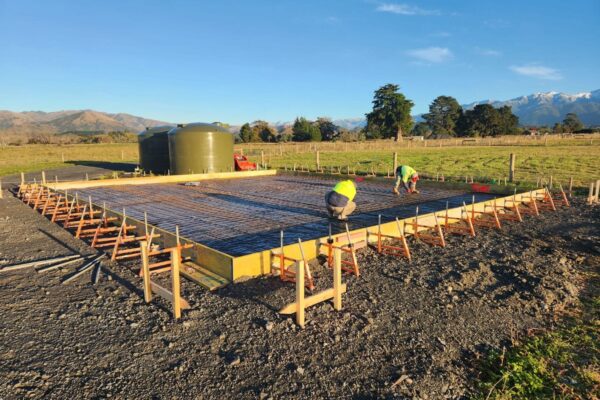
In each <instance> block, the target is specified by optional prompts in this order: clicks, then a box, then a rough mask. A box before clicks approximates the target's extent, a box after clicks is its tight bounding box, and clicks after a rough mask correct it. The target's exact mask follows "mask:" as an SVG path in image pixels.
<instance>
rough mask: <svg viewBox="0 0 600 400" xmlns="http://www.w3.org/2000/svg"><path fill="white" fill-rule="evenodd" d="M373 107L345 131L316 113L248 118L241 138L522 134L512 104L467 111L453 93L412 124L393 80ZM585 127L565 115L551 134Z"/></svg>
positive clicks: (286, 139)
mask: <svg viewBox="0 0 600 400" xmlns="http://www.w3.org/2000/svg"><path fill="white" fill-rule="evenodd" d="M372 103H373V109H372V111H371V112H369V113H367V114H365V115H366V120H367V124H366V126H365V127H363V128H357V129H353V130H348V129H344V128H341V127H339V126H337V125H335V124H334V123H333V122H332V121H331V119H329V118H325V117H320V118H317V120H316V121H310V120H308V119H306V118H304V117H298V118H296V120H295V121H294V124H293V125H291V126H284V127H281V128H280V129H279V130H277V129H276V128H275V127H273V126H271V125H269V123H267V122H266V121H262V120H259V121H254V122H253V123H246V124H244V125H242V127H241V129H240V140H241V141H242V142H289V141H295V142H306V141H314V142H320V141H335V140H343V141H356V140H364V139H390V138H393V139H395V140H401V139H402V137H404V136H409V135H411V136H423V137H426V138H445V137H488V136H499V135H516V134H522V133H526V129H523V128H521V127H519V118H518V117H517V116H516V115H515V114H513V112H512V110H511V107H510V106H502V107H499V108H495V107H494V106H492V105H491V104H478V105H476V106H475V107H473V109H468V110H465V109H463V108H462V106H461V105H460V104H459V103H458V101H457V100H456V99H455V98H454V97H451V96H439V97H437V98H436V99H435V100H433V102H432V103H431V104H430V105H429V112H428V113H426V114H423V115H422V116H421V117H422V118H423V121H420V122H417V123H415V121H414V119H413V117H412V113H411V111H412V108H413V106H414V103H413V102H412V100H410V99H408V98H406V96H405V95H404V94H403V93H401V92H400V88H399V86H398V85H395V84H387V85H384V86H382V87H380V88H379V89H377V90H376V91H375V94H374V96H373V102H372ZM582 128H583V124H582V123H581V121H579V118H578V117H577V115H576V114H573V113H570V114H567V116H566V117H565V119H564V121H563V122H562V124H561V123H557V124H556V125H555V126H554V127H553V132H554V133H565V132H576V131H578V130H581V129H582Z"/></svg>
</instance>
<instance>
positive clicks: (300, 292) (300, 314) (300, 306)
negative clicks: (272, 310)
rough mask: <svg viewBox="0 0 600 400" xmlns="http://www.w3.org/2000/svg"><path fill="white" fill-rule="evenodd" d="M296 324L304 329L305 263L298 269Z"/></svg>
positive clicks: (299, 264)
mask: <svg viewBox="0 0 600 400" xmlns="http://www.w3.org/2000/svg"><path fill="white" fill-rule="evenodd" d="M296 323H297V324H298V325H299V326H300V327H301V328H304V261H303V260H300V261H298V262H297V267H296Z"/></svg>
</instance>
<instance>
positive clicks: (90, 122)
mask: <svg viewBox="0 0 600 400" xmlns="http://www.w3.org/2000/svg"><path fill="white" fill-rule="evenodd" d="M166 124H167V123H166V122H163V121H157V120H154V119H148V118H142V117H137V116H135V115H130V114H123V113H119V114H110V113H104V112H99V111H93V110H67V111H55V112H43V111H24V112H13V111H2V110H0V133H14V134H25V135H27V134H33V133H68V132H72V133H95V132H111V131H129V132H138V131H141V130H143V129H145V128H146V127H151V126H157V125H166Z"/></svg>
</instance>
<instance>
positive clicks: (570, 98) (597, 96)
mask: <svg viewBox="0 0 600 400" xmlns="http://www.w3.org/2000/svg"><path fill="white" fill-rule="evenodd" d="M478 104H491V105H493V106H494V107H502V106H505V105H508V106H511V108H512V111H513V113H514V114H515V115H517V116H518V117H519V124H520V125H524V126H529V125H534V126H542V125H548V126H552V125H554V124H555V123H557V122H562V120H563V119H564V118H565V115H567V114H568V113H571V112H572V113H575V114H577V115H578V116H579V119H581V122H583V123H584V125H586V126H590V125H591V126H600V90H594V91H592V92H583V93H577V94H566V93H559V92H547V93H534V94H530V95H528V96H521V97H517V98H514V99H511V100H504V101H498V100H481V101H476V102H473V103H470V104H463V106H462V107H463V109H465V110H471V109H473V108H474V107H475V106H476V105H478ZM413 118H414V119H415V121H417V122H421V121H423V114H418V115H414V116H413ZM292 123H293V122H278V123H276V124H275V125H276V126H285V125H290V124H292ZM333 123H334V124H336V125H338V126H341V127H344V128H347V129H354V128H361V127H363V126H365V125H366V124H367V121H366V119H365V118H347V119H338V120H334V121H333Z"/></svg>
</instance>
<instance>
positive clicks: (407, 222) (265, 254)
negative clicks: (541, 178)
mask: <svg viewBox="0 0 600 400" xmlns="http://www.w3.org/2000/svg"><path fill="white" fill-rule="evenodd" d="M545 191H546V189H537V190H533V191H531V192H524V193H519V194H514V195H511V196H505V197H498V198H496V199H492V200H487V201H482V202H478V203H475V204H467V210H468V211H469V212H470V211H471V210H472V209H473V208H475V211H476V212H477V211H484V210H486V211H488V210H491V207H494V203H495V204H496V206H497V207H499V208H500V207H504V205H505V204H506V205H507V206H508V205H510V206H513V205H514V204H515V203H518V204H521V203H528V202H529V201H530V197H529V196H539V197H543V196H544V194H545ZM463 210H464V208H463V207H462V206H460V207H455V208H451V209H449V210H448V216H449V217H450V218H456V220H452V221H451V222H450V223H457V222H459V220H458V219H459V218H460V217H461V215H462V213H463ZM434 215H436V216H437V218H438V221H439V222H440V224H442V223H443V222H444V218H445V216H446V210H442V211H437V212H434V213H429V214H423V215H419V216H418V222H419V225H420V226H421V225H429V226H432V227H433V226H435V217H434ZM414 220H415V217H411V218H404V219H400V220H399V221H400V224H401V225H404V229H405V234H406V235H412V234H413V233H414V229H413V226H412V222H413V221H414ZM368 229H377V225H373V226H371V227H366V228H360V229H355V230H351V231H350V234H351V235H362V234H366V231H367V230H368ZM418 230H419V231H424V230H427V228H424V227H419V228H418ZM381 233H382V234H384V235H398V225H397V223H396V221H391V222H386V223H382V224H381ZM332 237H333V238H334V239H336V238H338V237H339V238H340V240H342V241H344V240H346V239H345V238H346V234H345V233H339V234H336V235H332ZM327 239H328V238H327V237H322V238H318V239H314V240H307V241H303V242H302V248H303V250H304V255H305V257H306V259H308V260H311V259H314V258H316V257H317V256H318V255H319V247H320V244H321V243H327ZM369 241H370V242H373V243H374V242H375V241H376V238H374V237H373V236H372V235H371V238H370V239H369ZM278 249H279V248H276V249H270V250H265V251H260V252H257V253H253V254H248V255H245V256H241V257H235V258H233V280H236V279H239V278H242V277H252V276H259V275H264V274H269V273H271V264H270V260H271V251H272V250H278ZM283 251H284V253H285V254H286V256H288V257H290V258H298V259H299V258H300V257H301V254H300V249H299V247H298V244H289V245H285V246H283Z"/></svg>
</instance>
